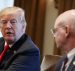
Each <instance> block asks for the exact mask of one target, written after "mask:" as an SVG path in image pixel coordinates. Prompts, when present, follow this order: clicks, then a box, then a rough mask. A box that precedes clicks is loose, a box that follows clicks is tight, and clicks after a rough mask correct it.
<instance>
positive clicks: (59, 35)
mask: <svg viewBox="0 0 75 71" xmlns="http://www.w3.org/2000/svg"><path fill="white" fill-rule="evenodd" d="M52 33H53V36H54V39H55V42H56V45H57V47H58V48H62V49H63V50H64V51H65V52H66V55H65V56H63V58H62V59H61V60H60V61H59V62H58V63H57V64H56V68H55V71H75V10H68V11H66V12H64V13H62V14H60V15H59V16H58V17H57V19H56V21H55V24H54V29H52ZM66 59H67V62H66V63H65V61H66Z"/></svg>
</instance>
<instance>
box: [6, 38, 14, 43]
mask: <svg viewBox="0 0 75 71" xmlns="http://www.w3.org/2000/svg"><path fill="white" fill-rule="evenodd" d="M5 40H6V42H8V43H13V42H14V38H5Z"/></svg>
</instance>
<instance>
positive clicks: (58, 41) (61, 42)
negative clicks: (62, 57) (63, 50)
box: [55, 33, 66, 47]
mask: <svg viewBox="0 0 75 71" xmlns="http://www.w3.org/2000/svg"><path fill="white" fill-rule="evenodd" d="M55 41H56V44H57V46H58V47H63V45H64V44H65V41H66V37H65V35H64V34H62V33H60V34H58V35H57V36H56V38H55Z"/></svg>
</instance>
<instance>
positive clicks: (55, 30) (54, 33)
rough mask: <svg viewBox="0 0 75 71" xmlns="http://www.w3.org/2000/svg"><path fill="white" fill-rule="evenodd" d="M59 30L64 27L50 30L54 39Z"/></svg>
mask: <svg viewBox="0 0 75 71" xmlns="http://www.w3.org/2000/svg"><path fill="white" fill-rule="evenodd" d="M60 28H65V26H61V27H59V28H58V29H57V28H53V29H51V30H50V31H51V33H52V34H53V36H54V37H55V35H56V32H57V31H58V30H59V29H60Z"/></svg>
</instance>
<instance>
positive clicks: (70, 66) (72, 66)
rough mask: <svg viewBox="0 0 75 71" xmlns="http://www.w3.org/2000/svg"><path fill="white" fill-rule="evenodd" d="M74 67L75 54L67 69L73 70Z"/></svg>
mask: <svg viewBox="0 0 75 71" xmlns="http://www.w3.org/2000/svg"><path fill="white" fill-rule="evenodd" d="M73 68H75V56H74V58H73V59H72V61H71V63H70V65H69V67H68V69H67V71H72V70H73Z"/></svg>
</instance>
